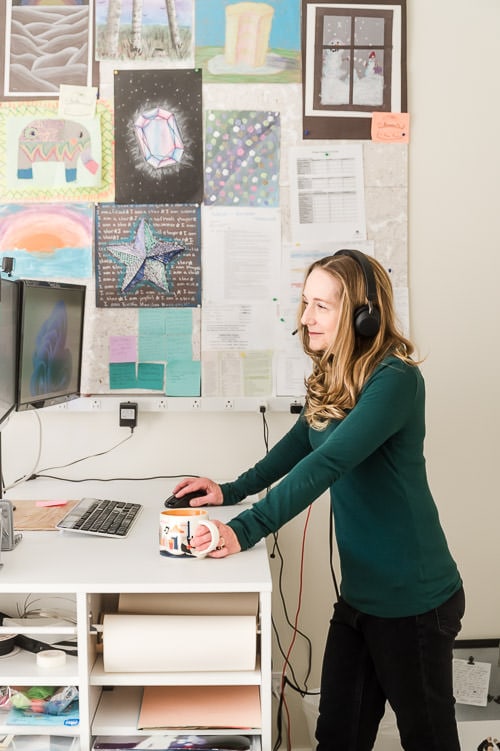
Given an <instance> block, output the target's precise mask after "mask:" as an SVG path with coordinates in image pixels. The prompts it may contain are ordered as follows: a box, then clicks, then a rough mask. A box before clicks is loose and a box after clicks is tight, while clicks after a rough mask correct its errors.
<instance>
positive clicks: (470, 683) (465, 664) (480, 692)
mask: <svg viewBox="0 0 500 751" xmlns="http://www.w3.org/2000/svg"><path fill="white" fill-rule="evenodd" d="M490 673H491V664H490V663H489V662H475V661H473V662H471V661H470V660H469V661H467V660H458V659H454V660H453V694H454V696H455V699H456V702H457V704H473V705H475V706H478V707H485V706H486V705H487V704H488V687H489V684H490Z"/></svg>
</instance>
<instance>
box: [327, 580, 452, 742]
mask: <svg viewBox="0 0 500 751" xmlns="http://www.w3.org/2000/svg"><path fill="white" fill-rule="evenodd" d="M464 609H465V597H464V592H463V589H460V590H459V591H458V592H457V593H456V594H454V595H453V597H451V598H450V599H449V600H448V601H447V602H445V603H443V605H441V606H440V607H438V608H436V609H434V610H430V611H429V612H427V613H423V614H422V615H417V616H410V617H407V618H377V617H375V616H370V615H365V614H364V613H360V612H359V611H358V610H355V609H354V608H351V607H350V606H349V605H348V604H347V603H346V602H345V601H344V600H342V599H340V600H339V602H337V603H336V604H335V608H334V612H333V618H332V620H331V623H330V630H329V633H328V638H327V642H326V648H325V655H324V659H323V671H322V677H321V697H320V705H319V718H318V724H317V729H316V738H317V740H318V745H317V751H369V749H371V748H373V744H374V743H375V738H376V735H377V729H378V726H379V723H380V720H381V718H382V716H383V714H384V711H385V702H386V701H388V702H389V703H390V705H391V707H392V709H393V710H394V713H395V715H396V719H397V723H398V728H399V733H400V737H401V744H402V746H403V748H404V749H405V751H460V744H459V741H458V733H457V725H456V720H455V700H454V698H453V672H452V659H453V652H452V649H453V642H454V639H455V637H456V635H457V634H458V632H459V631H460V621H461V619H462V617H463V614H464Z"/></svg>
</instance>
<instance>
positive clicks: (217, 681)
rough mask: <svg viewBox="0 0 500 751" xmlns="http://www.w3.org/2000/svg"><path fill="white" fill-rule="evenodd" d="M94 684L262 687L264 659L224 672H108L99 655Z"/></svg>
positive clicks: (92, 682) (93, 674)
mask: <svg viewBox="0 0 500 751" xmlns="http://www.w3.org/2000/svg"><path fill="white" fill-rule="evenodd" d="M89 681H90V685H91V686H193V685H199V686H255V685H257V686H259V685H260V684H261V682H262V673H261V670H260V661H259V660H258V661H257V666H256V668H255V670H234V671H233V670H224V671H222V670H221V671H220V672H214V671H203V672H201V671H199V672H170V673H109V672H108V673H107V672H105V671H104V668H103V658H102V655H99V656H98V658H97V660H96V662H95V664H94V667H93V668H92V671H91V673H90V679H89Z"/></svg>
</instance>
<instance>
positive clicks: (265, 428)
mask: <svg viewBox="0 0 500 751" xmlns="http://www.w3.org/2000/svg"><path fill="white" fill-rule="evenodd" d="M260 412H261V414H262V427H263V438H264V446H265V449H266V454H267V453H269V424H268V422H267V419H266V408H265V407H264V406H261V407H260ZM267 492H269V488H267ZM276 553H278V556H279V561H280V565H279V575H278V591H279V594H280V599H281V604H282V607H283V613H284V615H285V619H286V622H287V624H288V625H289V627H290V628H291V629H292V631H293V632H295V633H296V634H298V635H299V636H301V637H302V638H303V639H305V641H306V644H307V671H306V676H305V678H304V688H303V689H301V688H300V687H299V681H298V680H297V678H296V675H295V671H294V669H293V666H292V664H291V662H290V660H289V659H288V658H287V655H286V653H285V651H284V649H283V647H282V644H281V641H280V637H279V634H278V629H277V627H276V623H275V621H274V619H273V618H272V616H271V625H272V628H273V631H274V635H275V638H276V643H277V645H278V649H279V651H280V653H281V656H282V657H283V660H284V661H285V662H286V666H287V669H289V671H290V674H291V676H292V678H293V681H294V683H292V682H291V681H290V680H289V678H288V677H287V676H286V675H283V685H282V686H281V691H280V696H279V704H278V710H277V714H276V733H277V737H276V742H275V744H274V746H273V751H278V749H279V748H280V746H281V743H282V740H283V734H282V727H283V703H284V689H285V685H289V686H290V687H291V688H293V689H294V690H295V691H297V692H298V693H300V694H301V695H302V696H305V695H307V694H310V693H311V692H310V691H309V690H308V688H307V681H308V680H309V676H310V674H311V669H312V642H311V640H310V638H309V637H308V636H307V634H305V633H304V632H303V631H301V630H300V629H299V628H297V626H296V625H295V624H293V623H292V621H291V620H290V617H289V615H288V609H287V606H286V600H285V596H284V592H283V586H282V585H283V572H284V563H285V561H284V558H283V555H282V553H281V549H280V546H279V542H278V532H274V533H273V547H272V550H271V553H270V556H271V558H275V557H276Z"/></svg>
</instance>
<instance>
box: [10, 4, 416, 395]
mask: <svg viewBox="0 0 500 751" xmlns="http://www.w3.org/2000/svg"><path fill="white" fill-rule="evenodd" d="M144 5H146V4H144ZM247 5H248V4H245V3H238V2H233V1H232V0H196V2H190V1H189V0H175V2H174V6H175V13H174V16H173V17H168V16H167V15H165V16H158V18H156V19H155V25H154V28H155V35H154V38H155V39H156V40H157V41H156V42H155V44H156V47H154V46H152V41H151V39H152V28H151V24H150V23H149V22H148V21H147V20H146V19H145V18H144V19H143V23H142V28H141V29H140V30H138V29H137V28H135V29H134V28H133V27H132V26H131V24H130V19H128V20H127V19H124V18H122V20H121V24H122V28H121V33H120V35H119V36H118V37H116V36H115V37H113V35H112V34H111V31H110V27H109V20H108V18H109V16H110V15H111V11H112V7H113V5H112V0H108V2H105V3H99V4H97V6H96V11H95V18H93V19H92V21H91V22H90V27H89V28H88V29H86V31H87V34H88V35H89V36H90V37H93V36H95V45H94V46H95V50H96V52H95V59H91V60H89V61H88V62H87V64H88V66H89V70H88V75H87V78H86V81H85V86H82V81H81V80H78V81H75V82H74V83H75V87H74V89H73V88H72V97H73V99H72V103H73V104H74V103H75V101H76V100H77V99H78V97H79V96H80V95H81V92H82V89H84V88H85V89H86V91H87V93H88V92H89V91H92V86H93V84H95V83H96V81H95V69H96V67H97V70H98V73H99V75H98V81H97V84H98V101H97V109H96V111H95V112H97V113H98V115H97V116H98V118H100V119H101V120H102V121H103V123H104V126H103V128H102V129H100V131H99V133H100V139H99V141H98V143H99V153H98V155H95V154H92V163H89V162H87V164H84V163H83V162H84V160H83V158H82V159H81V160H80V162H79V163H78V165H77V174H76V183H75V181H74V182H72V183H67V182H65V178H64V173H63V172H61V170H62V164H58V163H56V164H55V165H54V164H53V163H52V164H49V163H44V164H41V163H36V164H33V165H32V167H33V171H32V174H33V176H34V177H33V178H32V179H31V184H30V185H26V180H24V181H22V180H20V179H19V177H16V179H17V180H18V182H20V183H21V184H20V185H14V186H12V185H10V184H7V183H6V182H5V181H6V180H7V179H8V177H7V176H6V170H8V169H11V171H12V174H13V175H14V176H16V173H15V169H16V165H15V163H14V161H12V160H14V157H13V156H11V157H10V159H11V162H12V163H11V162H7V163H5V164H4V165H2V169H3V174H0V182H1V181H3V190H2V193H1V194H0V255H2V256H3V255H10V256H14V258H15V260H16V269H15V273H16V276H19V277H26V278H45V279H47V278H49V279H50V278H51V279H58V280H62V281H77V282H78V283H81V282H82V281H83V282H84V283H85V284H86V285H87V303H86V305H87V307H86V320H85V346H84V360H83V373H82V392H83V393H84V394H87V395H90V394H116V395H120V394H124V393H126V394H139V395H140V394H145V395H149V394H157V395H162V394H165V395H166V396H168V397H186V396H188V397H198V396H199V397H204V396H207V397H228V398H236V397H241V398H243V397H253V398H260V399H266V398H270V397H278V398H279V397H286V398H287V399H289V398H290V397H294V398H295V397H300V396H301V395H302V394H303V391H304V376H305V375H306V373H307V369H308V363H307V362H306V360H305V357H304V355H303V353H302V352H301V349H300V344H299V342H298V341H297V337H293V336H292V332H293V330H294V329H295V328H296V322H297V309H298V300H299V294H300V286H301V282H302V279H303V275H304V271H305V269H306V267H307V265H308V264H309V263H310V262H311V261H312V260H315V259H317V258H320V257H322V256H325V255H330V254H332V253H333V252H335V250H338V249H340V248H341V247H348V248H359V249H360V250H363V251H365V252H367V253H369V254H372V255H374V256H375V257H376V258H377V259H378V260H379V261H380V262H381V263H382V264H383V265H384V266H385V267H386V269H387V270H388V271H389V273H390V276H391V278H392V282H393V288H394V292H395V299H396V309H397V313H398V316H399V319H400V324H401V327H402V329H403V330H404V331H405V333H408V331H409V319H408V274H407V221H408V218H407V190H408V171H407V163H408V151H407V150H408V140H409V138H408V136H409V123H408V118H407V116H405V113H395V112H388V111H384V109H383V108H382V109H381V108H380V106H379V105H376V104H374V105H373V107H372V109H371V110H370V107H369V105H368V111H369V115H370V113H371V114H373V115H374V117H373V122H375V120H376V122H377V123H378V130H373V128H372V133H371V135H367V136H366V137H364V138H362V139H359V138H357V137H356V138H353V137H352V133H354V132H355V131H353V132H352V133H351V134H350V133H349V130H348V129H347V131H345V132H342V137H340V138H339V137H338V135H335V133H336V131H335V130H334V129H331V130H329V129H328V127H327V128H326V129H325V128H324V127H323V126H322V128H321V131H320V133H321V136H322V137H321V138H311V137H310V135H311V134H310V127H309V132H307V133H306V132H305V120H304V108H303V102H304V99H303V97H304V88H303V84H304V75H305V71H306V66H305V62H304V60H305V57H306V56H307V54H308V53H307V50H306V48H305V47H304V44H305V42H304V39H303V27H302V25H301V16H303V14H304V13H311V11H312V12H315V13H318V14H320V11H321V17H322V18H323V17H324V15H325V11H332V12H333V11H338V10H339V9H342V8H345V7H346V5H347V6H349V7H350V4H345V3H311V2H309V1H308V0H302V1H301V0H287V3H283V2H280V1H279V0H274V1H273V0H269V2H265V3H263V2H262V3H261V2H259V3H255V4H252V5H253V6H254V11H253V13H254V15H253V17H247V16H245V14H244V10H245V8H244V6H247ZM380 5H381V4H379V3H378V4H377V6H376V7H377V8H378V7H379V6H380ZM382 6H383V14H382V16H381V18H382V20H380V18H375V20H374V18H373V12H374V11H373V4H372V3H361V4H355V7H356V8H357V13H358V18H357V20H355V21H353V20H352V14H351V15H350V16H349V18H351V21H350V22H349V23H351V25H352V28H353V29H354V26H355V24H361V25H360V26H359V25H358V26H357V28H358V32H357V38H358V42H359V38H360V29H364V28H365V25H366V33H365V36H364V37H363V42H362V44H363V45H364V48H363V55H364V57H363V60H362V61H361V62H359V60H358V67H357V69H356V72H355V73H354V69H353V68H351V69H349V65H348V63H347V62H346V63H345V65H344V67H343V68H342V70H340V72H339V69H338V67H337V69H336V72H335V75H337V76H342V77H343V78H345V77H346V76H347V77H348V76H349V75H351V76H354V75H356V76H358V77H359V76H361V75H364V76H365V77H366V79H367V80H368V78H369V77H370V76H378V78H379V79H380V78H381V79H382V81H379V80H378V79H377V86H380V85H381V83H382V84H383V83H384V75H386V76H387V72H386V70H385V69H384V67H383V66H382V67H381V66H380V64H379V65H378V68H377V69H376V66H374V64H373V60H374V58H373V56H372V57H371V56H370V55H371V52H373V51H374V50H375V51H376V58H375V59H376V60H377V62H378V63H379V62H380V60H381V58H382V57H383V50H381V49H379V46H377V40H378V37H379V36H380V24H381V23H382V24H383V23H384V22H386V20H387V18H388V17H390V18H391V24H392V25H391V28H393V29H396V30H397V32H398V37H397V38H398V40H399V42H401V38H402V37H401V33H402V27H401V23H402V21H401V18H402V16H401V8H403V9H404V5H402V3H401V2H398V3H393V4H387V5H385V4H382ZM51 7H52V6H51ZM353 7H354V6H353ZM7 8H8V9H9V8H10V10H9V12H8V13H7V14H6V18H7V22H6V26H5V28H3V29H2V33H3V34H4V35H5V37H6V39H8V38H10V37H9V35H11V34H12V31H13V29H14V26H12V23H11V17H12V11H13V10H14V6H13V5H12V7H11V6H10V5H9V2H7ZM32 11H33V12H35V8H34V7H33V8H32ZM363 11H366V19H367V21H366V24H365V25H363V23H362V21H363V18H364V16H363ZM16 12H17V11H16ZM144 12H146V11H144ZM14 15H15V14H14ZM346 15H347V14H346ZM83 16H84V17H86V16H85V14H83ZM90 16H91V17H92V14H90ZM393 16H394V18H396V20H397V23H395V24H394V23H392V21H393ZM384 19H385V21H384ZM403 19H404V14H403ZM239 23H250V24H254V26H255V29H256V30H258V34H257V36H256V37H255V40H256V41H255V43H254V44H253V46H252V47H251V49H250V50H248V49H246V48H245V49H243V48H240V47H238V44H237V43H236V41H235V36H234V34H235V31H234V29H235V28H237V27H238V24H239ZM325 23H326V22H325ZM328 23H331V19H330V20H329V21H328ZM342 23H343V26H342V27H341V30H342V32H343V37H342V39H339V38H336V39H329V38H327V37H326V36H324V46H325V50H324V51H323V60H324V61H325V64H324V66H323V68H322V69H318V70H317V71H316V74H315V75H316V76H318V77H319V80H323V79H325V77H327V76H329V75H331V57H332V56H333V55H334V54H336V53H337V52H338V51H339V45H342V48H343V53H342V54H343V56H344V58H349V55H348V54H347V53H346V50H347V48H348V47H349V44H350V45H351V52H350V57H351V58H352V59H353V60H354V58H355V57H356V55H357V54H358V53H357V52H355V50H354V47H352V45H353V42H352V41H351V42H349V40H348V35H347V31H346V29H347V26H346V24H348V21H346V20H345V19H344V21H343V22H342ZM235 25H236V26H235ZM49 26H50V24H49ZM16 28H17V27H16ZM328 28H331V27H330V26H328V24H327V25H326V27H325V29H328ZM195 29H196V34H195ZM140 32H142V33H140ZM353 33H354V32H353ZM259 34H260V36H259ZM325 34H326V31H325ZM83 38H84V39H85V40H87V41H86V42H85V45H86V44H87V43H88V38H87V36H85V35H84V37H83ZM160 38H161V41H158V39H160ZM353 38H354V36H353ZM124 39H125V41H126V42H127V43H126V44H125V43H124ZM117 40H118V41H117ZM313 43H314V44H317V40H316V41H314V42H313ZM383 43H384V44H387V38H385V41H384V42H383ZM82 44H83V41H82ZM85 45H84V46H85ZM372 47H373V49H372ZM10 49H11V46H10V45H7V47H6V50H10ZM86 49H87V47H86V46H85V50H86ZM400 49H401V45H400ZM134 50H135V52H134ZM327 53H328V54H327ZM404 53H405V51H404V50H403V52H401V56H400V59H399V62H397V63H394V61H393V67H392V77H393V78H392V80H394V76H395V74H396V72H397V71H396V69H395V68H397V66H398V65H399V66H400V71H399V72H400V73H401V71H403V72H404V69H405V60H404ZM360 59H361V58H360ZM2 64H3V67H4V68H7V69H8V68H9V65H11V64H12V55H11V57H10V58H9V57H8V55H7V53H6V57H4V59H3V61H2ZM328 66H330V68H329V67H328ZM12 70H13V71H15V70H17V68H14V66H12ZM308 75H310V71H309V73H308ZM401 75H402V74H401ZM403 77H404V76H403ZM5 80H8V81H9V82H10V84H9V85H14V84H15V85H16V86H17V88H18V90H17V91H16V96H15V97H13V96H11V94H10V93H9V92H7V91H4V92H3V93H2V97H1V101H0V145H1V146H2V148H6V150H7V151H10V153H11V154H15V150H13V149H12V148H11V146H12V143H14V141H15V136H13V135H12V127H13V120H12V117H11V112H12V108H13V107H14V108H15V109H16V112H17V113H18V114H19V112H23V111H24V110H23V107H25V108H26V107H27V108H28V110H29V113H30V117H31V119H32V120H33V119H37V118H38V119H43V120H44V122H45V123H46V124H47V126H48V125H51V126H52V119H57V118H58V117H59V115H58V114H57V110H56V112H55V113H54V114H52V111H51V108H52V110H53V109H54V108H56V106H57V102H59V103H60V99H61V97H62V93H61V92H62V91H63V90H61V89H60V88H58V89H57V92H56V97H55V98H54V99H52V100H51V101H50V102H48V101H47V99H50V95H51V94H52V97H54V92H47V91H44V92H42V91H40V92H37V91H36V86H37V84H36V81H34V80H33V79H30V81H31V84H32V86H33V88H34V89H35V90H27V91H25V92H24V93H21V91H20V90H19V89H20V88H22V82H23V81H24V80H26V79H24V78H22V77H19V76H17V74H16V75H14V72H13V73H12V75H11V76H10V77H7V78H6V79H5ZM402 80H403V78H400V79H399V84H400V85H401V81H402ZM60 83H61V82H58V84H59V86H60ZM64 83H66V84H73V81H71V80H70V81H65V82H64ZM31 84H30V85H31ZM374 90H376V87H375V89H374ZM20 95H21V98H22V99H24V102H23V101H21V102H20V101H19V96H20ZM9 97H10V98H9ZM42 97H43V99H42ZM368 98H369V97H368ZM12 100H15V101H12ZM27 102H29V107H28V105H27ZM82 106H83V105H82ZM48 110H49V114H47V111H48ZM362 111H363V117H364V118H365V120H366V117H367V106H366V103H365V104H364V105H363V110H362ZM95 112H94V113H93V120H92V122H93V127H95V117H96V114H95ZM109 113H111V114H109ZM323 114H324V112H322V116H323ZM375 114H376V116H377V117H376V118H375ZM351 115H352V112H351V113H350V116H351ZM42 116H43V117H42ZM110 118H112V119H110ZM59 119H60V117H59ZM80 121H81V122H83V124H85V123H86V121H85V119H83V120H82V116H80ZM98 121H99V120H98ZM110 122H111V126H110ZM370 122H372V120H371V119H370ZM110 128H111V129H110ZM344 130H345V129H344ZM323 136H325V137H323ZM17 139H18V140H17V142H16V143H18V142H19V139H20V136H19V135H18V136H17ZM94 143H96V141H94ZM33 159H34V157H33ZM40 161H42V160H41V159H39V160H38V162H40ZM59 161H60V162H61V161H63V159H62V157H61V158H60V159H59ZM94 164H95V165H96V166H95V167H94ZM9 165H10V166H9ZM56 167H57V169H58V170H59V171H58V172H57V173H56V171H55V169H56ZM92 170H94V172H92ZM17 174H18V173H17ZM110 174H112V176H113V177H112V179H111V183H112V184H110ZM35 179H36V181H39V182H38V183H37V185H38V188H36V186H35V187H34V186H33V183H34V181H35ZM66 179H67V175H66ZM51 180H52V181H53V182H51ZM54 181H55V182H54ZM42 188H43V189H42ZM30 191H31V192H30ZM47 223H49V224H50V226H51V227H52V228H53V236H52V237H50V238H49V237H48V233H46V232H45V233H43V234H42V232H41V230H40V228H41V227H46V226H47ZM30 228H31V229H30Z"/></svg>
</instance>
